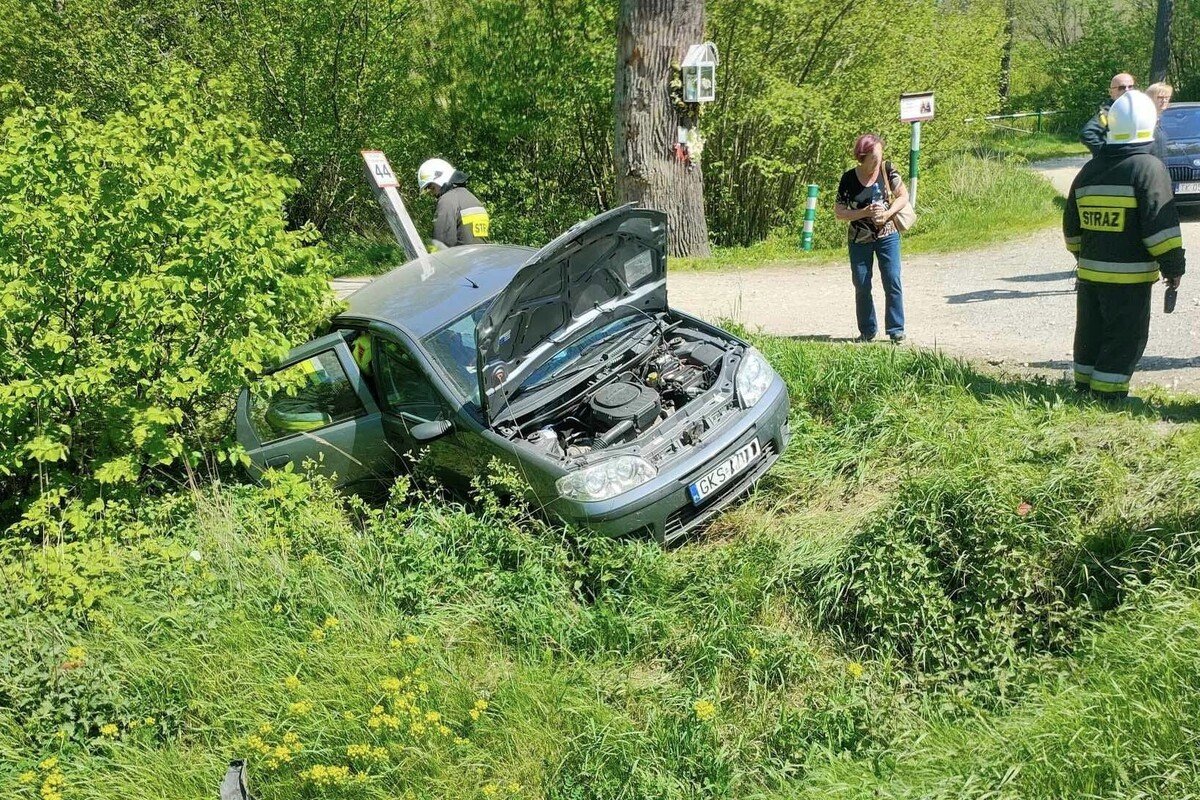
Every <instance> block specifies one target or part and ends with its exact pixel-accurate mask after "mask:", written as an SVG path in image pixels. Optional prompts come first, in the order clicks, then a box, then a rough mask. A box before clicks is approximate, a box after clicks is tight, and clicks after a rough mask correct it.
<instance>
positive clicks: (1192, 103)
mask: <svg viewBox="0 0 1200 800" xmlns="http://www.w3.org/2000/svg"><path fill="white" fill-rule="evenodd" d="M1173 108H1200V102H1197V101H1195V100H1186V101H1184V102H1181V103H1176V102H1172V103H1171V105H1169V106H1167V110H1166V111H1164V112H1163V113H1164V114H1169V113H1170V112H1171V109H1173Z"/></svg>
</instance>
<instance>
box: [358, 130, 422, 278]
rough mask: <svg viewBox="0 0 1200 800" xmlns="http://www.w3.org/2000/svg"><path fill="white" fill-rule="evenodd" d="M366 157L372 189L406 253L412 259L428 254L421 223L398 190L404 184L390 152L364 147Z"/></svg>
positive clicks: (368, 177) (364, 167) (365, 164)
mask: <svg viewBox="0 0 1200 800" xmlns="http://www.w3.org/2000/svg"><path fill="white" fill-rule="evenodd" d="M362 157H363V169H364V170H365V171H366V173H367V180H368V181H369V182H370V184H371V191H372V193H373V194H374V195H375V199H376V200H378V201H379V207H380V208H382V209H383V216H384V218H385V219H387V223H388V227H389V228H391V229H392V235H393V236H395V237H396V241H397V242H398V243H399V244H400V247H401V248H402V249H403V250H404V253H405V255H407V256H408V258H409V259H410V260H411V259H416V258H421V257H422V256H426V255H428V254H429V253H428V251H427V250H426V249H425V243H424V242H422V241H421V234H419V233H417V226H416V225H414V224H413V221H412V217H410V216H409V215H408V209H407V208H405V207H404V201H403V200H402V199H401V198H400V192H399V191H398V190H397V187H398V186H399V185H400V184H399V182H398V181H397V180H396V173H394V172H393V171H392V165H391V164H389V163H388V160H387V156H385V155H384V154H383V153H382V152H380V151H379V150H363V151H362Z"/></svg>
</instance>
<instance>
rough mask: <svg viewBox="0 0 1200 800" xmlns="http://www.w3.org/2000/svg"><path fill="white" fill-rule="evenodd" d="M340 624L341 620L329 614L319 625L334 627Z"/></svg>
mask: <svg viewBox="0 0 1200 800" xmlns="http://www.w3.org/2000/svg"><path fill="white" fill-rule="evenodd" d="M341 624H342V621H341V620H340V619H338V618H337V617H335V616H333V615H332V614H331V615H329V616H328V617H326V618H325V621H324V622H322V623H321V627H322V628H336V627H337V626H338V625H341Z"/></svg>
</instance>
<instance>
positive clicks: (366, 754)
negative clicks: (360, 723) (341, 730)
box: [346, 744, 371, 758]
mask: <svg viewBox="0 0 1200 800" xmlns="http://www.w3.org/2000/svg"><path fill="white" fill-rule="evenodd" d="M370 757H371V745H369V744H351V745H346V758H370Z"/></svg>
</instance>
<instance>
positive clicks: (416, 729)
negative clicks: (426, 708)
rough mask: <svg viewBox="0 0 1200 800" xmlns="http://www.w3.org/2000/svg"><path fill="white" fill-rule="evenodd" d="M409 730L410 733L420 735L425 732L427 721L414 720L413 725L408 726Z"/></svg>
mask: <svg viewBox="0 0 1200 800" xmlns="http://www.w3.org/2000/svg"><path fill="white" fill-rule="evenodd" d="M408 731H409V733H411V734H412V735H413V736H420V735H421V734H422V733H424V732H425V723H423V722H414V723H412V724H411V725H409V726H408Z"/></svg>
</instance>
